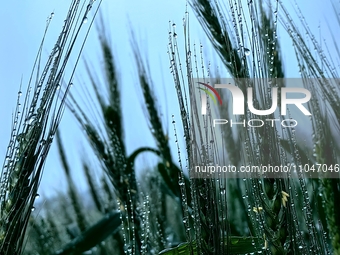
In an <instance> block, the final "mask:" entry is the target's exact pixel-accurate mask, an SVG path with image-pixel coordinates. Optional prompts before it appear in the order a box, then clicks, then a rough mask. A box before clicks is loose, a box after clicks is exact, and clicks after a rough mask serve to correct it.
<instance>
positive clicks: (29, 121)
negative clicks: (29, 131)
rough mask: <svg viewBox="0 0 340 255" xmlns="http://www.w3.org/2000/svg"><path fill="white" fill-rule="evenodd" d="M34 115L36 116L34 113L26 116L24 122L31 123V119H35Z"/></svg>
mask: <svg viewBox="0 0 340 255" xmlns="http://www.w3.org/2000/svg"><path fill="white" fill-rule="evenodd" d="M36 116H37V115H36V114H32V115H30V116H28V117H27V118H26V120H25V124H27V125H31V124H32V123H33V121H34V120H35V118H36Z"/></svg>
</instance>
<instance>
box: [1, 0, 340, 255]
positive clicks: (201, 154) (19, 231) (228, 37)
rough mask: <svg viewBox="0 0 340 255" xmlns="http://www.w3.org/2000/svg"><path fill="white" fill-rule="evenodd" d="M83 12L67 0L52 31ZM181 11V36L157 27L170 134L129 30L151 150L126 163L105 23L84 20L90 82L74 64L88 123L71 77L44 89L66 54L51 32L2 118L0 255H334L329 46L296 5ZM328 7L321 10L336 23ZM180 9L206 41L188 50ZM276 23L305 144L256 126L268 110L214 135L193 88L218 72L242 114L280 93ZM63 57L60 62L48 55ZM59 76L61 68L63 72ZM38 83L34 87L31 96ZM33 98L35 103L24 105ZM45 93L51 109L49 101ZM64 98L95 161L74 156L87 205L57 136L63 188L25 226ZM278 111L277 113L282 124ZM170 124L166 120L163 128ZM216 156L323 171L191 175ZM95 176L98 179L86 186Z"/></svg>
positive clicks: (285, 131) (334, 88) (335, 158)
mask: <svg viewBox="0 0 340 255" xmlns="http://www.w3.org/2000/svg"><path fill="white" fill-rule="evenodd" d="M332 3H333V2H332ZM92 4H93V1H91V2H90V3H89V5H87V8H85V14H79V15H80V16H76V10H77V8H78V6H79V2H78V1H73V2H72V5H71V8H70V12H69V14H68V16H67V19H66V23H65V27H66V28H69V29H71V27H68V26H66V24H68V25H70V26H71V25H72V24H74V23H73V22H75V24H77V23H76V19H75V18H76V17H80V18H79V20H80V21H82V20H84V18H87V16H88V12H89V10H90V9H91V7H92ZM189 4H190V7H191V10H192V11H191V10H187V11H186V12H185V15H184V19H183V27H180V28H178V27H176V26H175V24H174V25H172V24H171V25H170V28H169V31H168V32H169V44H168V56H169V63H170V72H171V75H172V76H173V84H174V89H175V90H176V93H177V97H178V104H179V108H180V112H176V113H174V115H173V116H168V118H169V119H170V120H171V122H172V128H173V129H174V137H169V136H168V134H167V132H166V130H165V124H164V123H163V122H162V117H161V111H160V107H159V102H158V101H157V100H156V95H154V92H153V91H154V90H153V88H154V86H156V85H155V84H154V83H153V79H152V76H151V71H150V70H149V68H148V65H147V64H146V60H145V59H143V58H142V56H141V50H140V45H139V44H138V41H137V40H136V39H135V37H134V35H133V34H132V35H131V37H132V44H131V47H132V49H133V53H134V60H135V62H134V64H135V66H136V69H137V73H138V78H139V86H140V89H141V92H142V94H141V95H142V98H141V101H142V102H143V104H144V105H145V109H144V110H145V117H146V119H147V123H148V125H149V128H150V132H151V134H152V136H153V137H154V140H155V147H141V148H138V149H136V150H135V151H133V152H132V153H131V154H128V153H127V150H126V141H125V136H124V128H125V127H124V125H123V119H124V115H123V110H122V102H121V92H122V89H123V85H122V84H121V81H120V79H119V78H118V75H117V74H118V73H119V70H120V68H124V67H118V65H117V64H116V62H115V57H114V54H113V52H114V51H113V49H112V47H111V45H110V37H109V36H108V33H107V32H106V31H105V29H106V27H105V22H104V21H103V19H101V20H99V22H98V24H99V25H98V31H99V35H100V36H99V42H100V50H101V53H102V59H103V60H104V61H103V72H102V74H101V75H102V79H99V78H98V74H97V73H94V72H93V68H91V67H90V64H89V62H86V72H87V74H88V83H89V84H90V85H91V86H90V87H91V88H90V89H89V91H90V92H92V93H90V95H91V99H90V100H91V101H89V103H90V102H91V104H93V102H95V104H94V105H98V109H97V110H96V116H93V115H91V114H89V113H88V111H86V109H85V108H84V106H82V105H81V104H79V103H78V101H77V100H76V99H75V97H74V96H73V95H69V97H68V99H69V100H67V101H66V99H65V98H66V95H67V94H68V91H69V87H70V84H71V82H72V76H71V78H70V81H69V82H68V83H67V84H66V85H67V86H66V87H64V90H62V89H61V90H58V88H59V87H58V86H59V85H60V84H61V77H62V74H63V72H64V71H65V68H66V67H65V66H66V62H67V60H68V56H69V55H70V51H71V50H72V47H70V48H67V47H65V43H66V41H65V42H64V41H63V40H66V39H67V38H66V37H65V38H64V36H65V34H66V35H67V34H68V32H64V31H65V30H63V33H62V34H61V36H60V38H59V39H58V42H57V44H56V47H55V48H54V50H53V52H52V55H51V57H50V59H49V61H48V62H47V65H46V67H45V69H44V70H45V71H43V72H42V74H40V73H39V65H37V67H36V69H35V70H36V72H37V74H38V75H37V76H38V77H39V79H38V80H37V82H36V84H37V85H36V86H35V87H34V92H33V99H30V96H29V94H27V96H26V100H25V103H24V107H23V109H25V110H22V112H23V113H22V115H21V116H22V117H20V118H19V116H18V112H19V109H17V110H16V113H17V114H16V117H15V120H14V123H13V127H14V128H13V133H12V136H11V143H10V146H9V150H8V155H7V157H6V161H5V164H4V167H3V172H2V185H1V233H0V234H1V235H0V241H1V254H22V253H23V254H32V255H33V254H40V255H45V254H59V255H61V254H63V255H66V254H163V255H172V254H173V255H175V254H183V255H184V254H204V255H205V254H216V255H220V254H315V255H320V254H340V236H339V234H340V232H339V228H340V222H339V220H340V218H339V214H338V211H339V207H338V204H339V203H338V200H339V166H338V162H339V158H340V153H339V146H338V143H337V141H338V138H337V137H338V134H339V131H340V130H339V116H340V112H339V111H340V106H339V102H340V100H339V87H338V86H339V83H338V81H337V78H338V73H337V70H338V67H337V65H336V64H335V63H336V62H337V61H338V58H339V53H338V51H337V43H336V40H335V39H334V41H333V44H334V49H335V52H334V53H333V52H330V51H331V49H332V48H331V47H329V45H327V44H326V45H322V43H320V42H319V41H318V40H317V39H316V37H315V36H314V35H313V34H312V32H311V31H310V28H309V27H308V25H307V23H306V21H305V19H304V18H303V15H302V14H301V13H300V10H299V8H298V7H295V10H296V11H297V13H298V14H299V15H300V19H298V20H296V19H293V18H292V17H291V15H290V13H289V12H288V11H287V9H286V7H285V4H284V3H282V2H279V1H268V3H264V2H262V1H248V2H247V3H245V2H241V1H234V2H233V1H228V2H224V3H222V1H221V2H219V1H208V0H192V1H190V2H189ZM338 8H339V6H338V5H337V4H336V3H333V9H334V11H335V14H336V15H338V14H337V10H338ZM190 13H194V14H195V16H197V18H198V20H199V22H200V24H201V27H202V29H203V30H204V31H205V33H206V35H207V37H208V38H209V39H210V43H211V44H209V45H199V46H196V45H195V44H192V42H191V37H190V19H192V15H191V14H190ZM337 17H338V16H337ZM68 21H69V22H68ZM338 21H339V18H338ZM279 24H281V26H282V27H283V28H285V31H286V33H287V34H288V35H289V36H290V38H291V41H292V45H293V46H292V47H293V48H294V51H295V54H296V55H295V57H296V61H297V65H298V68H299V71H300V76H301V77H300V80H301V81H302V84H303V87H304V88H306V89H308V90H309V91H310V92H311V94H312V99H311V100H310V102H309V103H308V111H310V112H311V114H312V117H311V118H310V119H308V121H309V123H310V126H311V131H312V133H313V136H312V137H311V138H310V140H311V141H310V142H311V144H312V146H310V145H308V144H307V145H303V143H302V142H301V140H299V139H300V137H298V133H299V132H301V130H299V128H300V126H297V127H296V128H287V127H284V128H283V127H282V126H276V125H273V124H272V123H270V122H266V119H268V118H269V119H278V120H280V121H281V120H283V117H282V116H279V115H278V114H277V113H276V112H274V113H271V114H270V115H268V116H255V114H253V113H251V112H247V114H245V115H241V116H238V117H236V121H237V122H239V123H242V122H243V121H244V122H245V123H248V121H249V120H251V119H252V118H255V117H256V118H257V119H259V121H262V122H263V123H264V125H263V126H262V127H260V128H249V127H248V128H244V127H243V126H242V125H241V126H238V128H231V127H228V126H225V128H223V129H219V128H215V127H214V126H213V125H212V119H213V116H214V114H217V115H218V116H220V117H221V118H222V116H223V118H231V109H230V106H229V105H228V107H223V108H221V107H220V108H218V107H215V106H214V103H213V100H212V99H209V100H208V101H207V114H206V115H205V116H203V117H202V116H201V114H200V113H201V108H200V106H201V100H202V98H204V96H205V97H206V98H207V96H208V94H209V93H210V92H209V91H208V90H207V89H206V88H207V87H208V86H212V85H214V84H218V83H220V82H223V79H222V78H224V77H228V78H230V79H232V80H233V81H234V82H235V85H236V86H237V87H238V88H239V89H240V90H241V91H242V92H243V94H244V95H247V90H248V88H249V87H254V91H253V93H254V94H253V95H252V100H251V101H252V102H253V104H254V105H255V106H256V109H268V108H270V106H271V103H272V97H271V95H270V91H271V90H273V89H274V88H276V89H280V90H281V89H283V88H286V87H287V79H285V78H288V77H286V74H285V71H284V70H285V68H284V67H285V64H286V63H285V62H284V61H283V57H282V54H283V52H284V50H285V48H283V47H282V45H281V44H280V41H279V38H278V35H277V34H278V32H277V31H278V26H279ZM338 25H340V22H338ZM65 27H64V29H65ZM80 27H82V23H80V24H78V27H76V28H79V29H80ZM302 29H303V31H301V30H302ZM66 31H70V30H66ZM76 31H77V30H76ZM333 32H334V31H333ZM334 33H335V32H334ZM181 36H182V38H183V39H184V40H183V41H181V40H180V38H181ZM333 36H334V38H335V34H333ZM75 39H76V36H73V37H71V38H69V40H71V43H70V45H71V46H72V45H73V43H72V42H73V41H74V40H75ZM208 47H211V48H212V49H214V51H215V52H216V53H217V55H218V57H219V59H220V62H219V63H221V64H222V67H220V68H219V70H216V69H215V68H214V67H212V66H211V65H210V64H208V63H209V61H211V60H210V59H209V56H207V55H205V53H204V48H208ZM323 47H327V50H326V51H325V50H324V49H323ZM64 50H67V51H66V52H65V53H64V55H63V56H66V57H65V58H61V56H62V52H63V51H64ZM40 58H41V52H39V54H38V60H39V59H40ZM38 62H39V61H38ZM148 64H149V65H150V64H151V65H152V64H153V63H148ZM69 68H71V70H74V67H73V66H72V67H69ZM216 73H217V74H216ZM221 73H222V74H223V75H225V76H224V77H223V76H222V75H221ZM215 74H216V75H215ZM40 77H41V78H40ZM197 81H199V82H197ZM43 84H46V85H45V87H41V86H43ZM197 87H199V88H201V89H198V88H197ZM41 89H44V90H43V92H44V93H43V95H42V100H41V106H37V102H38V98H39V93H40V90H41ZM58 91H63V93H61V92H58ZM197 91H200V93H198V94H197ZM219 92H220V95H221V98H222V100H223V101H229V99H230V98H229V97H228V95H227V94H224V93H223V92H222V91H219ZM58 93H61V94H60V95H61V98H62V99H61V101H58V100H57V97H58ZM246 99H247V98H246ZM245 102H247V100H245ZM65 103H67V106H68V108H69V109H70V110H71V112H72V113H73V115H74V116H75V119H76V120H77V122H78V123H79V125H80V127H81V128H82V130H84V137H85V138H86V140H87V141H88V143H89V144H90V147H91V150H90V151H91V154H92V155H93V156H95V157H96V159H97V160H96V162H95V163H93V162H90V161H89V159H88V158H82V159H81V160H82V164H83V172H84V176H85V177H86V180H87V183H88V187H89V189H88V190H89V191H88V196H87V197H89V199H88V200H90V204H89V205H87V204H85V203H84V202H83V201H85V199H84V198H83V196H82V195H81V194H79V192H78V191H77V189H76V188H75V184H74V180H73V179H72V175H71V173H72V171H74V170H73V168H72V165H71V164H70V161H69V159H68V158H67V153H65V148H64V147H65V146H64V143H63V141H62V140H61V137H59V134H58V135H57V139H56V140H57V146H58V149H59V154H60V158H61V162H62V166H63V168H64V172H65V176H66V181H67V187H68V189H67V192H66V194H60V195H59V197H58V200H57V202H53V203H50V202H49V201H47V202H46V204H45V205H44V207H45V209H44V213H42V214H41V215H39V216H36V217H30V212H31V210H32V208H33V203H34V198H35V196H36V194H37V188H38V184H39V182H40V178H41V173H42V168H43V164H44V160H45V157H46V155H47V152H48V149H49V148H50V145H51V143H52V140H53V137H54V135H55V134H56V130H57V126H58V124H59V122H60V119H61V115H62V112H63V109H64V105H65ZM245 106H246V105H245ZM18 107H19V103H18ZM239 107H240V106H239ZM279 108H280V109H279V110H281V111H282V110H283V108H284V106H282V105H281V104H279ZM216 109H217V110H216ZM291 115H292V113H290V112H289V113H288V116H289V118H290V122H293V120H292V118H291ZM176 117H178V118H179V119H180V121H175V118H176ZM16 125H18V127H17V126H16ZM17 130H20V132H18V131H17ZM180 133H183V134H184V136H183V140H184V141H183V142H184V144H185V148H180V147H179V144H180V143H179V140H180V139H181V136H180V135H179V134H180ZM171 142H174V143H175V144H176V145H177V151H176V152H175V155H177V154H178V159H175V158H174V157H173V155H174V154H173V153H171V149H170V148H171ZM142 154H143V155H144V154H145V155H151V154H153V155H155V156H156V157H157V158H158V163H157V164H156V165H154V166H153V167H143V168H144V171H143V173H142V174H141V177H138V176H137V166H136V165H135V164H136V162H137V161H136V158H137V157H138V156H139V155H142ZM182 159H183V160H182ZM217 160H221V162H223V163H225V164H231V165H233V166H235V167H238V168H239V167H241V166H246V165H248V166H259V165H283V166H318V165H326V166H327V167H328V168H329V166H332V169H331V170H329V169H327V170H329V171H326V172H321V173H320V172H315V171H312V170H310V171H308V173H307V172H306V171H305V172H304V173H302V172H300V171H297V172H296V173H278V174H277V175H275V176H274V178H273V176H263V175H259V174H257V173H255V174H248V175H245V176H243V178H225V177H223V176H217V177H213V178H212V177H211V176H207V175H203V174H202V175H201V176H198V177H200V178H197V176H195V177H196V178H193V175H192V174H193V172H194V166H195V164H197V163H200V164H204V165H210V164H213V163H214V162H216V161H217ZM96 175H97V176H99V178H93V176H96ZM28 223H29V225H30V231H29V232H28V235H27V240H28V241H27V245H26V246H25V250H24V249H23V247H24V240H25V239H24V238H25V229H26V227H27V225H28Z"/></svg>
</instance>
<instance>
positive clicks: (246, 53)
mask: <svg viewBox="0 0 340 255" xmlns="http://www.w3.org/2000/svg"><path fill="white" fill-rule="evenodd" d="M244 54H245V55H246V56H249V55H250V50H249V49H248V48H244Z"/></svg>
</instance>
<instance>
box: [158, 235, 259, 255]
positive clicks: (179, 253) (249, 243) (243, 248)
mask: <svg viewBox="0 0 340 255" xmlns="http://www.w3.org/2000/svg"><path fill="white" fill-rule="evenodd" d="M229 243H230V247H229V254H230V255H232V254H247V253H252V252H257V251H261V250H262V247H264V240H263V239H262V238H258V237H243V236H231V237H230V240H229ZM259 247H261V248H259ZM192 252H193V253H192V254H194V255H196V254H198V253H197V250H196V243H195V242H193V243H192ZM186 254H188V255H191V253H190V246H189V243H181V244H179V245H178V246H176V247H174V248H169V249H166V250H163V251H161V252H160V253H159V255H186Z"/></svg>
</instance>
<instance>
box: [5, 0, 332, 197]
mask: <svg viewBox="0 0 340 255" xmlns="http://www.w3.org/2000/svg"><path fill="white" fill-rule="evenodd" d="M97 1H98V0H97ZM69 2H70V1H66V0H49V1H46V0H30V1H23V0H22V1H19V0H14V1H5V2H3V3H2V4H1V9H0V30H1V33H2V37H1V40H0V82H1V83H0V119H1V122H0V161H1V160H2V159H3V158H4V155H5V152H6V147H7V144H8V142H9V134H10V123H11V118H12V113H13V111H14V109H15V102H16V98H17V92H18V90H19V85H20V81H21V77H22V78H23V86H24V88H25V85H26V84H27V83H28V79H29V76H30V72H31V68H32V66H33V63H34V60H35V56H36V53H37V50H38V47H39V45H40V42H41V38H42V35H43V32H44V29H45V24H46V19H47V17H48V16H49V15H50V13H51V12H54V13H55V15H54V18H53V20H52V23H51V26H50V29H49V32H48V34H47V38H46V44H45V47H44V52H45V56H47V54H48V53H49V52H50V51H51V49H52V47H53V45H54V42H55V40H56V38H57V36H58V33H59V31H60V30H61V27H62V25H63V20H64V18H65V16H66V12H67V10H68V7H69ZM290 5H291V4H289V3H288V2H287V6H290ZM185 6H186V2H185V1H184V0H183V1H179V0H177V1H174V0H162V1H153V0H146V1H137V0H127V1H113V0H110V1H109V0H103V3H102V7H101V9H102V12H103V14H104V20H105V21H106V22H107V28H108V29H110V33H111V35H112V38H111V41H112V45H113V47H114V52H115V53H116V58H117V64H118V66H119V67H120V70H119V72H120V76H121V78H122V80H123V83H122V84H123V85H124V88H123V92H122V93H123V108H124V114H125V115H124V116H125V119H124V123H125V135H126V141H127V145H128V148H127V149H128V153H131V151H133V150H134V149H135V148H137V147H140V146H147V145H149V146H152V145H153V144H154V143H153V138H152V137H151V135H150V132H149V131H148V128H147V122H146V121H145V118H144V115H143V112H142V110H141V106H142V102H143V100H142V99H141V98H139V95H141V93H140V90H138V89H137V90H136V88H138V85H137V82H138V76H137V72H136V69H135V64H134V63H135V62H134V59H133V56H132V51H131V47H130V46H131V44H130V39H129V33H130V25H131V26H132V30H133V31H134V32H135V33H136V38H137V39H138V42H139V48H140V49H141V51H142V56H143V57H144V58H145V59H147V60H148V63H149V64H150V71H151V76H152V78H153V81H154V85H157V86H155V87H156V91H155V94H156V96H157V98H158V100H159V104H160V105H162V108H161V112H162V114H163V118H164V121H165V123H167V125H166V127H167V128H168V130H169V137H170V139H171V140H170V143H171V144H172V146H173V149H174V151H173V155H174V156H175V159H176V157H177V156H176V155H177V151H176V149H175V148H176V147H175V142H174V140H175V139H174V136H173V132H172V130H173V126H172V124H171V115H172V114H173V113H175V114H176V118H177V120H178V121H177V122H178V123H179V117H180V116H179V113H178V108H177V100H176V94H175V89H174V84H173V80H172V77H171V75H170V71H169V66H170V63H169V60H168V55H167V44H168V29H169V21H171V22H175V23H176V24H177V31H178V33H177V34H178V37H179V40H180V38H181V36H182V19H183V17H184V13H185ZM299 6H300V7H301V9H302V12H303V13H305V17H306V20H307V21H308V24H309V25H310V27H311V28H312V30H313V31H315V32H318V28H317V27H318V25H319V22H321V23H320V24H321V30H320V31H321V37H326V39H327V40H330V38H329V36H327V32H326V31H327V30H328V28H327V26H326V23H325V22H324V20H325V17H327V19H330V18H329V17H330V16H331V15H333V10H332V9H331V7H330V4H328V3H327V4H325V3H321V2H320V1H316V0H313V1H310V0H308V1H307V0H303V1H299ZM289 9H291V8H289ZM189 13H190V22H191V28H192V30H191V40H192V42H196V43H197V44H199V43H200V42H201V43H202V44H203V45H207V47H205V48H207V49H208V48H211V47H210V44H209V43H208V41H207V39H206V37H205V35H204V32H203V30H202V29H200V27H199V26H198V24H197V21H196V18H195V17H194V14H193V11H192V10H191V8H190V7H189ZM333 22H334V19H333ZM333 22H332V20H330V25H331V26H332V24H333ZM283 34H284V32H283V30H282V28H280V29H279V39H280V38H281V39H282V41H281V44H282V49H283V58H284V61H285V64H286V65H285V69H286V71H287V74H288V77H297V66H296V64H295V62H292V59H295V57H294V55H292V54H293V48H292V43H291V41H290V40H289V39H288V38H287V36H284V35H283ZM335 36H336V38H337V35H335ZM83 53H84V54H83V57H85V58H86V59H87V60H88V61H89V62H92V63H93V65H94V66H98V65H100V63H101V62H100V59H99V56H100V49H99V47H98V43H97V34H96V31H95V27H93V29H92V32H91V33H90V36H89V39H88V42H87V44H86V47H85V49H84V52H83ZM208 53H209V52H208ZM208 60H210V61H214V58H211V59H207V61H208ZM97 71H98V72H99V73H98V75H99V76H100V69H99V68H98V70H97ZM82 73H83V69H82V67H81V66H79V68H78V72H77V74H76V77H75V79H74V86H73V88H72V91H74V92H75V94H76V95H80V96H81V94H82V89H81V86H87V85H86V84H84V82H85V81H86V79H85V78H83V79H79V77H81V76H83V77H84V76H85V75H81V74H82ZM77 77H78V78H77ZM23 91H25V89H23ZM165 95H166V97H167V99H165ZM178 129H180V124H178ZM61 131H62V135H63V140H64V142H65V144H66V142H67V153H68V159H69V160H70V161H71V162H72V165H73V166H74V168H75V169H77V171H79V169H80V162H81V161H80V158H81V157H85V156H86V155H82V153H84V150H83V147H84V146H86V143H84V142H83V140H84V139H83V136H82V134H81V132H80V129H79V128H78V126H77V124H75V121H74V119H73V117H72V115H71V114H69V113H68V112H67V111H66V113H65V115H64V118H63V120H62V122H61ZM179 135H181V133H180V134H179ZM54 147H55V146H53V148H52V150H51V151H50V154H49V157H48V160H47V164H46V167H45V172H44V178H43V180H42V183H41V191H40V194H41V195H42V196H51V195H54V194H55V192H56V191H57V190H60V189H62V188H63V187H64V177H63V170H62V169H61V167H60V163H59V158H58V154H57V152H56V150H55V148H54ZM181 148H182V149H183V148H184V146H183V144H182V145H181ZM75 176H79V179H77V181H78V182H79V183H81V182H82V178H83V177H82V176H83V174H82V173H81V174H79V173H77V172H76V173H75ZM77 178H78V177H77ZM79 187H80V189H82V185H80V184H79Z"/></svg>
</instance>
